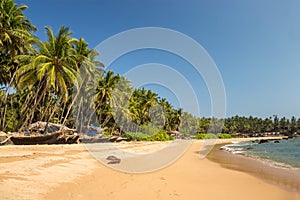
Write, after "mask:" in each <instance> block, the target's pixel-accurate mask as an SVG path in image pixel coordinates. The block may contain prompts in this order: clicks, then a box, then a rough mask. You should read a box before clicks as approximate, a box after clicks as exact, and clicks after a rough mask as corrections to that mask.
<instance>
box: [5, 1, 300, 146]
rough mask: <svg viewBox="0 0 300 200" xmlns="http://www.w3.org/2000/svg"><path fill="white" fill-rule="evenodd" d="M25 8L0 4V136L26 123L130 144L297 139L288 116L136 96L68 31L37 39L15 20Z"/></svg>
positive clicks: (139, 92)
mask: <svg viewBox="0 0 300 200" xmlns="http://www.w3.org/2000/svg"><path fill="white" fill-rule="evenodd" d="M26 8H27V7H26V6H23V5H21V6H18V5H16V3H15V2H14V1H13V0H1V1H0V86H1V88H0V130H1V131H6V132H8V131H25V130H26V129H27V128H28V125H29V124H31V123H33V122H36V121H46V122H54V123H60V124H64V125H67V126H69V127H70V128H76V129H77V130H78V132H85V131H86V129H87V128H88V127H90V126H91V125H95V126H98V127H101V128H104V130H105V132H104V133H105V134H106V135H107V136H109V135H113V134H118V135H124V136H125V137H128V138H130V139H133V140H161V141H165V140H170V139H172V137H171V136H170V135H169V134H168V133H174V132H175V133H178V131H179V132H180V133H182V135H183V136H186V137H189V136H195V137H196V138H197V139H203V138H216V137H219V138H230V137H232V135H236V134H238V133H243V134H246V135H250V136H251V135H254V136H256V135H257V134H258V133H266V132H267V133H271V132H273V133H281V134H285V135H291V134H294V133H300V119H296V118H295V117H292V118H291V119H286V118H285V117H282V118H278V117H277V116H273V117H270V118H266V119H261V118H257V117H252V116H250V117H239V116H235V117H230V118H226V119H217V118H198V117H195V116H192V115H191V114H189V113H187V112H183V110H182V109H180V108H179V109H175V108H174V107H173V106H172V105H171V104H170V103H169V102H168V101H167V100H166V99H164V98H160V97H159V96H158V94H156V93H155V92H153V91H151V90H146V89H143V88H142V89H136V88H134V87H133V85H132V84H131V82H130V81H129V80H127V79H126V77H124V76H121V75H119V74H114V72H112V71H104V66H103V64H102V63H101V62H100V61H98V60H97V59H96V58H97V56H98V52H96V51H95V50H92V49H89V48H88V43H87V42H86V41H85V40H84V39H83V38H80V39H77V38H74V37H72V33H71V32H70V30H69V28H68V27H64V26H62V27H61V28H60V29H59V31H58V32H57V33H56V34H55V33H54V31H53V30H52V28H50V27H48V26H47V27H45V32H46V36H47V38H46V41H41V40H39V38H37V37H36V36H35V35H34V31H36V28H35V26H34V25H32V24H31V23H30V21H29V20H28V19H27V18H26V16H25V15H24V14H23V11H24V10H25V9H26ZM206 133H211V134H206ZM218 133H222V134H218ZM225 133H226V134H225ZM216 134H218V135H216ZM229 134H230V135H229Z"/></svg>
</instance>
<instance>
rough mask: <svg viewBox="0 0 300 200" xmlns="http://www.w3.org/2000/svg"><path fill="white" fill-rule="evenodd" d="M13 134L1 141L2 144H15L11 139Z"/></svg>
mask: <svg viewBox="0 0 300 200" xmlns="http://www.w3.org/2000/svg"><path fill="white" fill-rule="evenodd" d="M10 138H11V136H9V137H7V138H6V139H5V140H3V141H1V142H0V146H1V145H6V144H13V143H12V141H11V140H10Z"/></svg>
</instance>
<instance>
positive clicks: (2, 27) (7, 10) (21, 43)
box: [0, 0, 36, 84]
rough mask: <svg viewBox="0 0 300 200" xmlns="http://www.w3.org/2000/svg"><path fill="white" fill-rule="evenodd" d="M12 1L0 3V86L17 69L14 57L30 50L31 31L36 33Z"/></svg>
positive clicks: (22, 8) (5, 0) (23, 7)
mask: <svg viewBox="0 0 300 200" xmlns="http://www.w3.org/2000/svg"><path fill="white" fill-rule="evenodd" d="M25 9H27V6H25V5H21V6H17V5H16V4H15V2H14V1H13V0H2V1H1V2H0V10H1V12H0V65H1V68H0V84H9V82H11V81H12V77H13V74H14V72H15V70H16V68H17V63H16V61H15V57H16V56H17V55H19V54H23V53H24V52H27V51H28V49H30V48H31V43H30V40H31V39H32V38H33V36H32V34H31V31H36V27H35V26H33V25H32V24H31V23H30V22H29V20H28V19H27V18H26V17H25V16H24V14H23V11H24V10H25Z"/></svg>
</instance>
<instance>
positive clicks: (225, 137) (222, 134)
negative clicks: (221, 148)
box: [218, 133, 233, 139]
mask: <svg viewBox="0 0 300 200" xmlns="http://www.w3.org/2000/svg"><path fill="white" fill-rule="evenodd" d="M218 137H219V138H220V139H230V138H233V137H232V136H231V135H230V134H228V133H219V134H218Z"/></svg>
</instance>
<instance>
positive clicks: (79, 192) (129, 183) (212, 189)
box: [0, 139, 300, 200]
mask: <svg viewBox="0 0 300 200" xmlns="http://www.w3.org/2000/svg"><path fill="white" fill-rule="evenodd" d="M232 141H241V139H233V140H231V139H230V140H228V139H226V140H218V141H216V143H217V144H220V143H221V144H222V145H224V143H230V142H232ZM242 141H243V140H242ZM118 145H119V147H120V148H121V147H122V148H124V149H126V150H131V151H132V152H137V153H142V152H143V151H144V152H145V153H148V152H152V151H155V150H158V149H160V148H161V147H162V146H164V145H166V143H163V142H155V143H144V142H137V143H123V144H122V143H121V144H120V143H119V144H118ZM202 146H203V141H193V143H192V145H191V146H190V147H189V149H188V150H187V151H186V152H185V153H184V154H183V155H182V156H181V157H180V158H178V160H176V161H175V162H174V163H172V164H170V165H169V166H166V167H164V168H162V169H160V170H158V171H155V172H150V173H142V174H132V173H124V172H120V171H117V170H114V169H112V168H110V167H108V166H106V165H104V164H103V163H101V162H99V161H97V160H95V159H94V158H93V156H92V155H91V154H90V153H89V152H88V151H87V149H86V148H85V147H84V145H77V144H76V145H49V146H47V145H45V146H44V145H37V146H17V147H16V146H10V147H5V148H1V156H0V168H1V169H3V170H1V172H0V185H1V186H0V193H1V195H2V197H3V199H46V200H57V199H74V200H75V199H125V200H127V199H128V200H129V199H144V200H150V199H151V200H152V199H158V200H164V199H178V200H180V199H190V200H196V199H199V198H201V199H208V200H210V199H214V200H216V199H220V200H221V199H231V200H239V199H241V197H242V199H243V200H252V199H256V200H265V199H272V200H282V199H293V200H296V199H300V194H299V193H296V192H291V191H287V190H285V189H282V188H280V187H278V186H277V185H274V184H270V183H268V182H266V181H263V180H262V179H259V178H256V177H254V176H252V175H250V174H248V173H244V172H240V171H237V170H231V169H227V168H224V167H222V166H220V164H219V163H216V162H213V161H210V160H209V159H208V158H204V159H200V158H199V154H198V152H199V149H201V147H202ZM171 148H172V145H171ZM171 148H170V149H171ZM164 156H167V154H166V151H164V154H163V155H162V157H161V156H159V157H157V159H158V160H159V159H162V158H163V157H164ZM158 160H157V161H155V162H158ZM123 161H124V162H126V158H122V162H123ZM122 162H121V163H122ZM216 191H217V192H216Z"/></svg>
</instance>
